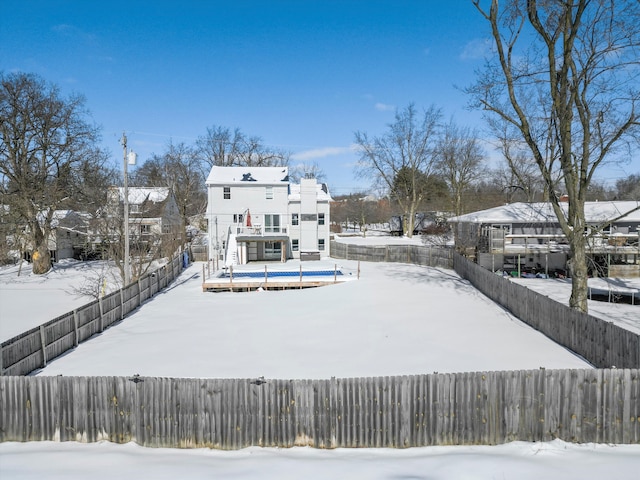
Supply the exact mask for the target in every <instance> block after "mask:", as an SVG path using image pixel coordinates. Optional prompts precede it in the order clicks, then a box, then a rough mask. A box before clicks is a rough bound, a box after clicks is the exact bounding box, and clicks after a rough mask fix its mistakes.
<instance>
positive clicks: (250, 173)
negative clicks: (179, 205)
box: [206, 167, 289, 185]
mask: <svg viewBox="0 0 640 480" xmlns="http://www.w3.org/2000/svg"><path fill="white" fill-rule="evenodd" d="M288 183H289V168H288V167H213V168H211V172H210V173H209V176H208V177H207V181H206V184H207V185H230V184H239V185H246V184H252V185H277V184H285V185H286V184H288Z"/></svg>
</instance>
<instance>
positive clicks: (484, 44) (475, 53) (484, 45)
mask: <svg viewBox="0 0 640 480" xmlns="http://www.w3.org/2000/svg"><path fill="white" fill-rule="evenodd" d="M491 50H492V43H491V40H489V39H488V38H476V39H475V40H471V41H470V42H469V43H467V44H466V45H465V46H464V49H463V50H462V53H461V54H460V59H461V60H478V59H481V58H485V57H487V56H489V55H490V54H491Z"/></svg>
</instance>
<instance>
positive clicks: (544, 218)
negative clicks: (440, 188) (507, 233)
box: [449, 201, 640, 223]
mask: <svg viewBox="0 0 640 480" xmlns="http://www.w3.org/2000/svg"><path fill="white" fill-rule="evenodd" d="M562 207H563V208H564V210H565V212H566V211H567V209H568V207H569V204H568V203H563V204H562ZM634 209H637V210H635V211H632V210H634ZM584 210H585V217H586V221H587V222H589V223H601V222H605V221H607V220H612V219H614V218H618V217H619V216H621V215H623V214H624V213H626V212H630V213H628V214H627V215H625V217H624V218H623V219H621V220H620V221H624V222H640V201H626V202H585V205H584ZM449 221H450V222H453V223H458V222H460V223H514V222H515V223H549V222H553V223H556V222H557V218H556V215H555V213H554V212H553V208H552V207H551V204H550V203H548V202H540V203H523V202H517V203H510V204H507V205H502V206H500V207H494V208H489V209H487V210H480V211H479V212H473V213H467V214H465V215H460V216H458V217H453V218H450V219H449Z"/></svg>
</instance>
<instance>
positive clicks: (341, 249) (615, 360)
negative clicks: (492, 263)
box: [331, 241, 640, 368]
mask: <svg viewBox="0 0 640 480" xmlns="http://www.w3.org/2000/svg"><path fill="white" fill-rule="evenodd" d="M331 256H332V257H336V258H345V259H348V260H364V261H371V262H402V263H414V264H417V265H426V266H432V267H442V268H453V269H454V270H455V271H456V272H457V273H458V275H460V276H461V277H462V278H464V279H466V280H469V281H470V282H471V284H472V285H473V286H474V287H475V288H477V289H478V290H479V291H481V292H482V293H483V294H485V295H486V296H487V297H489V298H490V299H491V300H493V301H494V302H496V303H498V304H500V305H502V306H503V307H504V308H506V309H507V310H509V311H510V312H511V313H513V314H514V315H515V316H516V317H518V318H519V319H520V320H522V321H523V322H525V323H526V324H528V325H530V326H531V327H533V328H535V329H536V330H539V331H540V332H542V333H544V334H545V335H546V336H547V337H549V338H550V339H552V340H553V341H555V342H556V343H559V344H560V345H562V346H564V347H566V348H568V349H570V350H571V351H573V352H575V353H576V354H578V355H580V356H581V357H583V358H584V359H585V360H587V361H588V362H589V363H591V364H593V365H594V366H596V367H598V368H609V367H617V368H640V335H638V334H636V333H634V332H631V331H629V330H626V329H624V328H621V327H619V326H617V325H615V324H614V323H612V322H608V321H606V320H602V319H600V318H597V317H594V316H591V315H588V314H585V313H582V312H579V311H577V310H574V309H572V308H570V307H568V306H567V305H563V304H561V303H559V302H556V301H555V300H552V299H550V298H549V297H547V296H545V295H542V294H540V293H537V292H535V291H533V290H531V289H528V288H527V287H526V286H523V285H518V284H516V283H513V282H511V281H509V280H508V279H507V278H503V277H502V276H501V275H496V274H495V273H493V272H491V271H489V270H486V269H484V268H482V267H481V266H480V265H478V264H476V263H473V262H471V261H470V260H468V259H467V258H465V257H463V256H462V255H460V254H458V253H455V252H454V251H453V249H450V248H442V247H429V246H421V245H387V246H368V245H367V246H363V245H350V244H346V243H340V242H336V241H332V242H331Z"/></svg>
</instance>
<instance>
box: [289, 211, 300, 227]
mask: <svg viewBox="0 0 640 480" xmlns="http://www.w3.org/2000/svg"><path fill="white" fill-rule="evenodd" d="M299 224H300V216H299V215H298V214H297V213H292V214H291V225H299Z"/></svg>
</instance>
